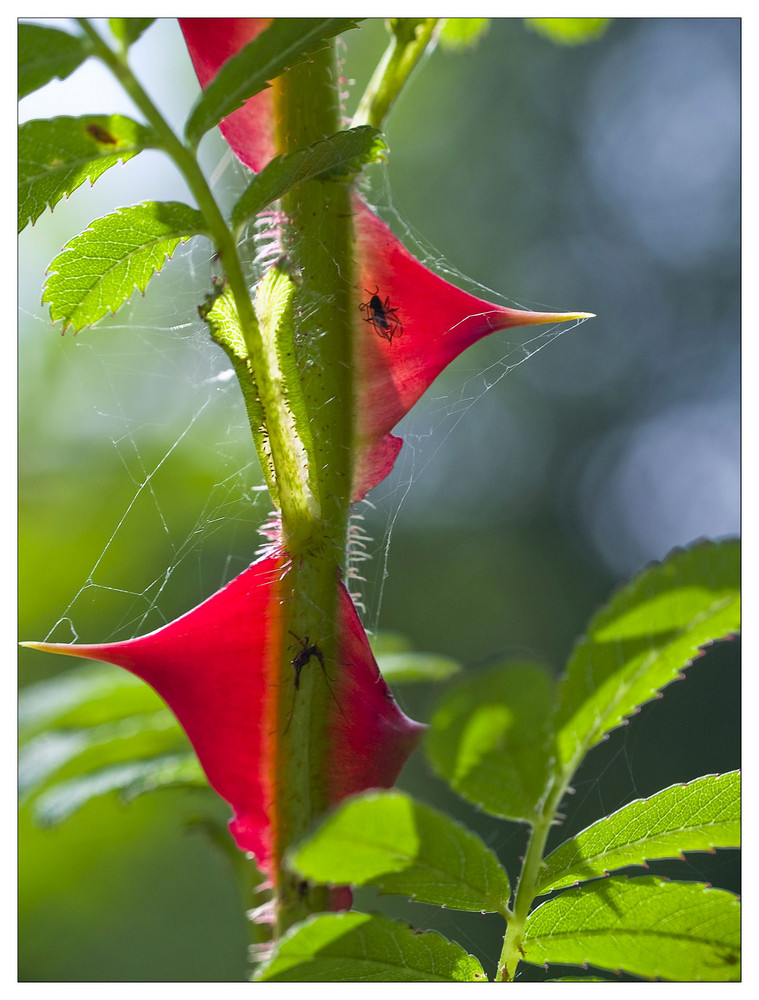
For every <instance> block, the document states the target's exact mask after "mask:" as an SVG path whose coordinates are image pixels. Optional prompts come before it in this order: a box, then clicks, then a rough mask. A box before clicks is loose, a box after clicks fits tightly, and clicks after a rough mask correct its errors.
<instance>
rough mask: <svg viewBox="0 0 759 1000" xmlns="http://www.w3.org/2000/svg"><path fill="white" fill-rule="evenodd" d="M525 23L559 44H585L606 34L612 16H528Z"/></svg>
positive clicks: (537, 32)
mask: <svg viewBox="0 0 759 1000" xmlns="http://www.w3.org/2000/svg"><path fill="white" fill-rule="evenodd" d="M524 20H525V24H527V26H528V27H530V28H532V30H533V31H534V32H535V33H536V34H538V35H542V36H543V37H544V38H547V39H549V40H550V41H552V42H555V43H556V44H557V45H584V44H585V43H586V42H595V41H597V40H598V39H599V38H601V37H602V35H604V34H605V32H606V29H607V28H608V26H609V24H610V22H611V21H612V18H610V17H526V18H525V19H524Z"/></svg>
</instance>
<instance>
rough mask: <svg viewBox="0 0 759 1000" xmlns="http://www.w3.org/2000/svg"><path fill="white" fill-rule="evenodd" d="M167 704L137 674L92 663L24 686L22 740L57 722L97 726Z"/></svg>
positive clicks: (20, 708) (20, 713) (20, 716)
mask: <svg viewBox="0 0 759 1000" xmlns="http://www.w3.org/2000/svg"><path fill="white" fill-rule="evenodd" d="M164 707H165V706H164V703H163V701H162V700H161V699H160V698H159V697H158V695H157V694H156V693H155V691H154V690H153V689H152V688H151V687H149V686H148V685H147V684H146V683H145V682H144V681H141V680H140V679H139V678H138V677H135V676H134V674H130V673H128V672H127V671H126V670H122V669H120V668H118V667H111V666H108V665H107V664H102V663H88V664H86V665H84V666H81V667H77V668H76V669H74V670H68V671H66V673H63V674H58V676H57V677H52V678H50V679H49V680H45V681H40V682H39V683H38V684H33V685H31V686H30V687H26V688H24V689H23V690H22V691H21V692H20V694H19V699H18V721H19V731H20V735H21V738H22V739H28V738H29V737H30V736H31V735H33V734H34V733H36V732H39V731H40V730H42V729H46V728H49V727H50V726H52V725H53V723H55V724H56V725H58V726H60V727H63V726H66V727H76V726H97V725H99V724H101V723H104V722H111V721H114V720H116V719H123V718H126V717H127V716H129V715H139V714H140V713H145V712H151V711H158V710H160V709H163V708H164Z"/></svg>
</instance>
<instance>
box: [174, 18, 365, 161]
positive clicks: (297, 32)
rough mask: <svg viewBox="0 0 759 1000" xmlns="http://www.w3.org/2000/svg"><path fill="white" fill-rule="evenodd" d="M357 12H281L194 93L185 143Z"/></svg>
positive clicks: (351, 22)
mask: <svg viewBox="0 0 759 1000" xmlns="http://www.w3.org/2000/svg"><path fill="white" fill-rule="evenodd" d="M356 23H357V19H356V18H347V17H346V18H340V17H327V18H317V17H280V18H275V20H274V21H273V23H272V24H271V25H270V27H269V28H267V29H266V30H265V31H263V32H261V34H260V35H259V36H258V37H257V38H254V39H253V41H252V42H249V43H248V45H246V46H245V47H244V48H243V49H240V51H239V52H238V53H237V54H236V55H234V56H232V58H231V59H229V60H228V61H227V62H226V63H224V65H223V66H222V67H221V69H220V70H219V72H218V73H217V74H216V76H215V77H214V78H213V80H212V81H211V82H210V83H209V84H208V86H207V87H206V89H205V90H204V91H203V93H202V95H201V96H200V98H199V99H198V102H197V103H196V105H195V107H194V108H193V110H192V111H191V112H190V117H189V118H188V120H187V124H186V126H185V137H186V138H187V141H188V142H189V143H190V145H192V146H194V145H197V143H198V142H200V139H201V137H202V136H203V135H204V134H205V133H206V132H208V130H209V129H212V128H213V127H214V125H218V124H219V122H220V121H221V120H222V118H226V117H227V115H230V114H231V113H232V112H233V111H236V110H237V108H239V107H241V105H242V104H243V103H244V102H245V101H246V100H247V99H248V98H249V97H252V96H253V95H254V94H258V93H260V91H262V90H264V89H265V88H266V87H268V86H269V84H268V81H269V80H273V79H274V78H275V77H277V76H280V75H281V74H282V73H284V72H285V70H287V69H291V68H292V67H293V66H296V65H297V64H298V63H301V62H304V61H305V60H306V59H308V58H309V57H310V56H311V55H312V54H313V53H314V52H317V51H318V50H319V49H321V48H324V46H325V45H326V44H327V42H328V40H329V39H330V38H332V37H334V36H335V35H339V34H341V33H342V32H343V31H347V30H348V29H349V28H354V27H355V26H356Z"/></svg>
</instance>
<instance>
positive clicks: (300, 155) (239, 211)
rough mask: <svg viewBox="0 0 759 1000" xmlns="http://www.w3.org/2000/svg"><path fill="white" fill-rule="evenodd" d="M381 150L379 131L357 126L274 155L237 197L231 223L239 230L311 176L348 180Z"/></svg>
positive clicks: (383, 147)
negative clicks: (279, 154) (281, 154)
mask: <svg viewBox="0 0 759 1000" xmlns="http://www.w3.org/2000/svg"><path fill="white" fill-rule="evenodd" d="M385 149H387V147H386V145H385V143H384V142H383V141H382V139H381V138H380V132H379V129H376V128H372V127H371V126H370V125H360V126H358V128H352V129H346V130H344V131H342V132H336V133H335V135H331V136H330V137H329V138H327V139H321V140H320V141H319V142H315V143H313V144H312V145H311V146H307V147H306V148H305V149H299V150H296V152H294V153H289V154H288V155H286V156H276V157H274V159H273V160H271V161H270V162H269V163H267V165H266V166H265V167H264V168H263V170H261V171H260V173H258V174H256V176H255V177H254V178H253V180H252V181H251V182H250V184H249V185H248V187H247V188H246V190H245V191H244V193H243V194H242V196H241V197H240V200H239V201H238V202H237V204H236V205H235V207H234V209H233V211H232V224H233V225H234V227H235V228H236V229H239V228H240V227H241V226H242V225H244V224H245V222H247V220H248V219H250V218H252V217H253V216H255V215H256V214H257V213H258V212H260V211H261V209H263V208H266V206H267V205H270V204H271V203H272V202H273V201H276V200H277V199H278V198H281V197H282V196H283V195H285V194H287V192H288V191H290V190H291V189H292V188H294V187H295V186H296V185H297V184H302V183H303V181H308V180H311V179H312V178H315V177H318V178H320V179H323V180H326V179H335V178H348V177H351V176H353V174H356V173H358V171H359V170H361V168H362V167H363V166H364V164H366V163H371V162H375V161H377V160H380V159H381V158H382V155H383V152H384V150H385Z"/></svg>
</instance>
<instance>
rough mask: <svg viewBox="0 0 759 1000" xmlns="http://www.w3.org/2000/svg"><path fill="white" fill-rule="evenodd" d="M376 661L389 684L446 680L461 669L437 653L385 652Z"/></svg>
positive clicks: (458, 665)
mask: <svg viewBox="0 0 759 1000" xmlns="http://www.w3.org/2000/svg"><path fill="white" fill-rule="evenodd" d="M377 663H378V664H379V668H380V670H381V671H382V674H383V676H384V678H385V680H386V681H389V682H390V683H391V684H412V683H417V682H419V681H425V682H427V681H447V680H448V678H449V677H453V676H454V675H455V674H457V673H459V672H460V671H461V664H460V663H457V662H456V661H455V660H451V659H450V658H449V657H447V656H438V655H437V653H386V654H385V655H384V656H378V657H377Z"/></svg>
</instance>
